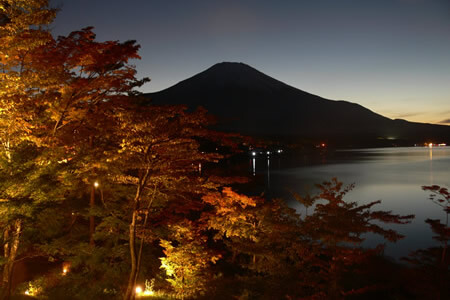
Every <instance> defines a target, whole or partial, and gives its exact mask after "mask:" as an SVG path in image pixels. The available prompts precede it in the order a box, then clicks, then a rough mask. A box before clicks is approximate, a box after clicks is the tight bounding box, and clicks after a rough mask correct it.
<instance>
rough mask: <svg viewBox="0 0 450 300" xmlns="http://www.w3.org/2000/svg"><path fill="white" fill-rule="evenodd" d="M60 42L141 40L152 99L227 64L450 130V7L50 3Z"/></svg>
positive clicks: (354, 1) (400, 0)
mask: <svg viewBox="0 0 450 300" xmlns="http://www.w3.org/2000/svg"><path fill="white" fill-rule="evenodd" d="M51 4H52V6H57V7H60V8H61V9H62V11H61V12H60V13H59V14H58V16H57V18H56V22H55V23H54V24H53V25H52V28H53V32H54V34H55V35H66V34H68V33H69V32H70V31H73V30H78V29H81V28H83V27H86V26H94V27H95V32H96V33H97V36H98V38H99V40H121V41H125V40H130V39H133V40H137V41H138V43H139V44H140V45H141V46H142V48H141V51H140V54H141V56H142V60H141V61H135V62H134V63H135V64H136V66H137V69H138V72H139V73H138V76H139V77H144V76H148V77H150V78H151V79H152V81H151V82H150V83H149V84H147V85H146V86H145V87H144V88H143V89H142V90H143V91H145V92H150V91H158V90H161V89H165V88H167V87H169V86H171V85H173V84H175V83H177V82H179V81H181V80H183V79H186V78H188V77H190V76H192V75H194V74H196V73H198V72H201V71H203V70H205V69H207V68H209V67H210V66H212V65H213V64H215V63H218V62H223V61H235V62H244V63H246V64H249V65H250V66H252V67H254V68H256V69H258V70H260V71H262V72H263V73H265V74H267V75H269V76H272V77H274V78H276V79H278V80H281V81H283V82H285V83H287V84H290V85H292V86H294V87H297V88H299V89H302V90H304V91H307V92H310V93H313V94H317V95H319V96H322V97H325V98H328V99H335V100H348V101H352V102H356V103H359V104H361V105H363V106H365V107H367V108H369V109H371V110H373V111H375V112H377V113H380V114H382V115H385V116H387V117H390V118H403V119H407V120H410V121H417V122H430V123H444V122H445V121H446V123H447V124H450V1H449V0H376V1H375V0H308V1H306V0H305V1H302V0H297V1H266V0H254V1H244V0H242V1H234V0H227V1H215V0H205V1H196V0H128V1H125V0H51Z"/></svg>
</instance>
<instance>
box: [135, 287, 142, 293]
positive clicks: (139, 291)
mask: <svg viewBox="0 0 450 300" xmlns="http://www.w3.org/2000/svg"><path fill="white" fill-rule="evenodd" d="M140 293H142V288H141V287H140V286H137V287H136V294H140Z"/></svg>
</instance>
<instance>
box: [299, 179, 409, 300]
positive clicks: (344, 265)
mask: <svg viewBox="0 0 450 300" xmlns="http://www.w3.org/2000/svg"><path fill="white" fill-rule="evenodd" d="M317 187H318V188H319V190H320V194H319V195H318V196H317V197H318V199H319V200H322V201H325V203H318V204H317V205H316V207H315V210H314V213H313V214H312V215H310V216H307V217H306V218H305V221H304V224H303V230H304V233H305V234H306V235H308V236H310V237H311V241H312V242H313V243H316V242H317V243H319V245H320V247H319V248H316V249H318V253H316V261H315V262H314V263H315V264H316V266H317V267H318V268H319V270H320V274H321V276H320V279H319V281H317V282H316V283H315V285H316V286H317V287H319V289H318V291H319V293H321V294H322V295H323V293H325V295H327V297H330V298H342V297H343V296H344V295H346V294H349V291H345V290H344V288H343V287H342V286H341V285H340V282H341V280H342V278H343V275H344V273H345V271H346V270H349V268H350V267H352V266H355V265H357V264H358V263H362V262H363V261H365V260H366V259H367V258H368V257H370V256H371V255H373V254H376V253H380V251H381V250H382V247H381V246H378V247H376V248H375V249H369V250H366V249H363V248H361V247H360V245H361V243H362V242H363V241H364V239H365V238H364V236H363V235H364V234H365V233H369V232H370V233H374V234H378V235H380V236H382V237H384V238H385V239H387V240H388V241H391V242H395V241H397V240H399V239H401V238H403V236H402V235H400V234H399V233H397V232H395V231H394V230H389V229H384V228H382V227H381V226H379V225H377V224H376V223H373V222H374V221H376V222H383V223H387V224H389V223H394V224H406V223H409V222H410V220H411V219H412V218H414V216H413V215H408V216H399V215H393V214H392V213H391V212H388V211H371V208H372V207H373V206H374V205H376V204H379V203H380V202H381V201H374V202H370V203H368V204H365V205H358V203H357V202H345V201H344V196H345V195H346V194H347V193H348V192H349V191H351V190H352V189H353V185H349V186H346V187H344V186H343V183H342V182H339V181H338V180H337V179H336V178H333V179H332V180H331V181H327V182H323V183H322V184H318V185H317ZM365 290H367V287H359V288H356V289H355V290H352V291H351V292H350V293H351V294H354V293H361V292H364V291H365Z"/></svg>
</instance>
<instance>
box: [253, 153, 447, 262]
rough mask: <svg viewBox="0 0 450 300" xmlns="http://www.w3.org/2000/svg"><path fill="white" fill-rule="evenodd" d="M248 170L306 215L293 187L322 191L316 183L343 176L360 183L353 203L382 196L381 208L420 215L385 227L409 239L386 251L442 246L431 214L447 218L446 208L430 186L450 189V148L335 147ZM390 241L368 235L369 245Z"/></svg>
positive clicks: (265, 161)
mask: <svg viewBox="0 0 450 300" xmlns="http://www.w3.org/2000/svg"><path fill="white" fill-rule="evenodd" d="M248 172H249V173H250V174H251V175H253V176H254V177H255V179H256V182H259V187H258V188H259V189H260V190H261V191H264V192H265V193H266V194H267V195H270V196H271V197H282V198H283V199H286V201H288V203H289V205H290V206H291V207H295V208H296V209H297V210H298V212H300V213H302V214H303V215H304V212H305V209H304V207H303V206H302V205H300V204H298V203H296V202H295V200H293V198H292V196H291V194H290V191H295V192H297V193H299V194H305V192H307V191H310V192H311V193H314V192H316V191H317V189H316V188H315V186H314V184H316V183H321V182H323V181H325V180H328V181H329V180H330V179H331V178H333V177H337V178H338V180H339V181H342V182H344V184H351V183H354V184H355V188H354V189H353V190H352V191H351V192H350V193H348V194H347V196H346V198H345V199H347V200H348V201H357V202H358V203H359V204H365V203H368V202H372V201H376V200H382V203H381V204H378V205H376V206H374V207H373V209H375V210H389V211H392V212H393V213H395V214H401V215H410V214H414V215H415V219H414V220H413V221H412V222H411V223H410V224H407V225H385V226H384V227H385V228H392V229H394V230H397V231H398V232H400V233H401V234H403V235H406V238H405V239H403V240H401V241H399V242H397V243H395V244H393V243H387V244H386V250H385V254H386V255H388V256H391V257H393V258H396V259H398V258H400V257H402V256H407V255H408V253H409V252H410V251H412V250H416V249H419V248H427V247H431V246H433V245H437V242H435V241H433V240H432V235H433V234H432V232H431V230H430V228H429V225H428V224H426V223H425V220H426V219H427V218H431V219H440V220H441V222H445V213H444V211H443V210H442V208H441V207H439V206H437V205H436V204H434V203H433V202H431V200H429V198H428V197H429V193H428V192H425V191H423V190H422V186H424V185H440V186H445V187H450V147H434V148H427V147H405V148H402V147H399V148H377V149H358V150H342V151H333V152H331V151H329V152H322V153H320V152H319V151H317V153H311V154H308V155H281V156H271V157H267V156H265V155H260V156H257V157H256V158H250V159H249V168H248ZM383 242H384V241H383V240H382V239H380V238H378V237H376V236H373V235H368V237H367V241H366V242H365V243H364V244H363V246H367V247H372V246H374V245H376V244H378V243H383Z"/></svg>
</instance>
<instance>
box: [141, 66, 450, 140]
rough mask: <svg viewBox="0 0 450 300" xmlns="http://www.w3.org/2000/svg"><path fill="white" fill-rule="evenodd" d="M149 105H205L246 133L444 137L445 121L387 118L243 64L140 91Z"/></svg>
mask: <svg viewBox="0 0 450 300" xmlns="http://www.w3.org/2000/svg"><path fill="white" fill-rule="evenodd" d="M146 97H148V98H150V99H151V101H152V102H153V103H155V104H186V105H188V106H189V107H190V108H195V107H198V106H203V107H205V108H206V109H207V110H208V111H209V112H210V113H211V114H213V115H215V116H217V118H218V125H217V127H218V128H219V129H221V130H226V131H234V132H239V133H243V134H247V135H252V136H271V137H290V138H298V137H302V138H308V139H317V140H320V139H322V140H323V139H328V140H333V141H335V142H336V141H339V140H345V141H346V142H349V141H350V142H351V141H353V144H358V143H357V141H369V140H370V141H374V140H378V141H379V140H386V141H387V140H389V141H392V140H393V139H396V140H408V141H411V142H415V143H418V142H427V141H433V142H444V141H450V126H444V125H431V124H422V123H413V122H407V121H405V120H392V119H389V118H386V117H384V116H382V115H379V114H377V113H375V112H373V111H371V110H369V109H367V108H365V107H363V106H361V105H359V104H356V103H351V102H348V101H335V100H328V99H324V98H322V97H319V96H316V95H313V94H310V93H307V92H304V91H302V90H299V89H297V88H294V87H292V86H289V85H287V84H285V83H283V82H281V81H278V80H276V79H274V78H272V77H270V76H267V75H265V74H263V73H261V72H260V71H258V70H256V69H254V68H252V67H250V66H248V65H246V64H243V63H231V62H223V63H218V64H216V65H214V66H212V67H210V68H209V69H207V70H205V71H203V72H201V73H199V74H197V75H195V76H193V77H190V78H188V79H186V80H183V81H181V82H179V83H177V84H176V85H174V86H172V87H170V88H168V89H165V90H162V91H159V92H156V93H150V94H146Z"/></svg>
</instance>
